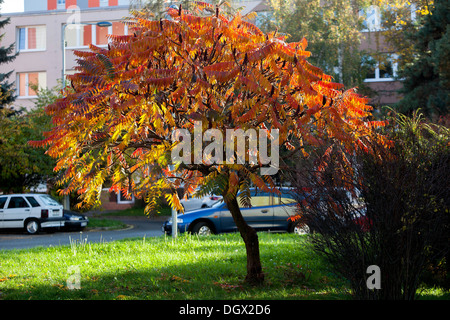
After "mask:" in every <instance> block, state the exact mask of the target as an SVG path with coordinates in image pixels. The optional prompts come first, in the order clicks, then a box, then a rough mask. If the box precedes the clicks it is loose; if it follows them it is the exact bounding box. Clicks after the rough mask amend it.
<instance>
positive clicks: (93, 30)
mask: <svg viewBox="0 0 450 320" xmlns="http://www.w3.org/2000/svg"><path fill="white" fill-rule="evenodd" d="M111 22H112V23H114V22H120V20H118V21H111ZM91 23H94V24H91ZM89 25H90V26H91V39H92V44H93V45H95V46H98V47H100V48H102V47H107V46H108V44H97V32H96V25H95V22H89ZM74 26H76V27H77V45H76V46H71V47H69V46H67V47H66V49H88V48H89V46H85V45H81V42H82V39H81V28H84V27H85V26H86V24H79V25H74ZM112 32H113V26H110V27H108V34H112ZM123 32H124V34H125V35H127V34H128V25H126V24H124V29H123ZM66 41H67V38H66Z"/></svg>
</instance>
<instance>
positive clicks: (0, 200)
mask: <svg viewBox="0 0 450 320" xmlns="http://www.w3.org/2000/svg"><path fill="white" fill-rule="evenodd" d="M6 199H8V198H7V197H0V209H3V207H4V206H5V203H6Z"/></svg>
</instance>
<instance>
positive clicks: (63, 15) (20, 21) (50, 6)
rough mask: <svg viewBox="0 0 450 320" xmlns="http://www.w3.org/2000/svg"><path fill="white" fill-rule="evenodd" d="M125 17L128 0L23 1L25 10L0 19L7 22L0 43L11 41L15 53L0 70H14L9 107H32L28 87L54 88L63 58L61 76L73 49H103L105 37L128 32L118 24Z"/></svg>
mask: <svg viewBox="0 0 450 320" xmlns="http://www.w3.org/2000/svg"><path fill="white" fill-rule="evenodd" d="M128 15H129V1H128V0H107V1H104V0H25V3H24V12H20V13H11V14H4V15H2V16H3V17H10V18H11V22H10V24H8V25H7V26H6V27H5V28H4V30H3V32H4V33H5V35H4V37H3V39H2V45H7V44H8V45H9V44H11V43H15V47H16V48H15V49H16V52H18V53H19V55H18V56H17V58H16V59H15V60H14V61H13V62H11V63H9V64H2V65H1V66H0V72H7V71H10V70H11V69H13V70H14V72H13V74H12V75H11V77H10V79H9V80H10V81H11V82H12V81H14V82H15V84H16V95H17V99H16V101H15V103H14V106H15V107H16V108H20V107H25V108H27V109H29V108H32V107H33V106H34V101H35V98H36V92H35V91H34V90H33V88H34V87H33V85H37V86H38V87H39V88H53V87H55V86H56V85H57V84H58V81H60V80H61V79H62V74H63V60H65V73H66V74H70V73H73V72H74V67H75V64H76V63H75V56H74V55H73V50H88V46H89V44H90V43H93V44H96V45H98V46H107V45H108V39H107V37H106V35H107V34H122V35H123V34H127V32H128V30H127V27H126V25H124V24H123V23H122V22H121V20H122V19H123V18H124V17H127V16H128ZM100 21H108V22H110V26H108V27H99V26H97V25H95V23H97V22H100ZM66 24H67V25H68V26H67V27H65V28H63V26H64V25H66ZM63 29H64V31H65V32H64V37H63V36H62V32H63ZM63 40H64V42H65V45H66V46H65V48H66V50H65V57H63V49H62V48H63V46H62V45H63Z"/></svg>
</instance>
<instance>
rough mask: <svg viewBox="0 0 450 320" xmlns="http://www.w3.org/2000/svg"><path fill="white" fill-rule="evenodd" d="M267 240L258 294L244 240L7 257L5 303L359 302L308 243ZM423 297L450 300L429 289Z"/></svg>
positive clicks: (152, 241)
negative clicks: (75, 285)
mask: <svg viewBox="0 0 450 320" xmlns="http://www.w3.org/2000/svg"><path fill="white" fill-rule="evenodd" d="M259 239H260V251H261V260H262V264H263V268H264V272H265V283H264V284H263V285H262V286H258V287H250V286H247V285H245V284H244V283H243V279H244V277H245V274H246V255H245V247H244V245H243V242H242V240H241V238H240V236H239V234H226V235H216V236H211V237H197V236H191V235H182V236H180V237H179V238H178V239H175V240H174V239H172V238H171V237H165V236H161V237H156V238H147V239H145V238H144V239H142V238H141V239H129V240H123V241H115V242H108V243H106V242H103V243H89V242H83V241H73V242H72V244H71V245H70V246H58V247H51V248H34V249H27V250H11V251H6V250H2V251H0V300H28V299H31V300H36V299H40V300H56V299H62V300H67V299H82V300H95V299H102V300H115V299H138V300H144V299H149V300H158V299H164V300H167V299H177V300H186V299H188V300H189V299H191V300H197V299H202V300H209V299H214V300H225V299H226V300H228V299H243V300H245V299H251V300H253V299H267V300H277V299H281V300H288V299H305V300H311V299H351V296H350V294H349V290H348V287H347V285H346V282H345V281H343V280H341V279H339V278H338V277H336V276H335V275H334V274H333V273H331V272H330V271H329V270H328V269H327V267H326V265H325V264H324V263H323V261H321V259H319V258H318V257H317V255H316V254H315V253H314V252H312V251H311V249H310V248H309V247H308V245H307V244H306V242H305V239H304V238H303V237H299V236H296V235H292V234H272V233H259ZM71 268H75V269H71ZM76 268H78V270H79V275H80V277H79V279H80V289H75V290H71V289H69V287H68V286H69V285H70V281H69V284H68V282H67V281H68V280H70V279H71V277H72V279H73V274H72V273H71V270H76ZM423 297H425V298H428V299H439V298H440V299H448V294H447V296H446V295H443V294H442V292H441V291H439V290H428V291H426V292H424V293H423Z"/></svg>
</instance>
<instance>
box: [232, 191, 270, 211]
mask: <svg viewBox="0 0 450 320" xmlns="http://www.w3.org/2000/svg"><path fill="white" fill-rule="evenodd" d="M238 203H239V207H241V208H242V205H241V199H240V196H238ZM250 203H251V204H252V207H264V206H270V193H268V192H257V193H256V194H255V193H254V192H253V194H252V198H251V200H250Z"/></svg>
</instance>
